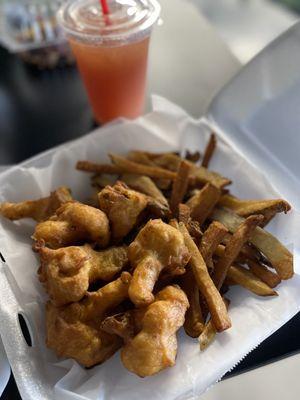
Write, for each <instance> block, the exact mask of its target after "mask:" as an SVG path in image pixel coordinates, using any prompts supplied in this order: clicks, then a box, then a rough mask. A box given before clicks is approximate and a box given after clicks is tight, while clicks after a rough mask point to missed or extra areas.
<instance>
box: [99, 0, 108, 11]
mask: <svg viewBox="0 0 300 400" xmlns="http://www.w3.org/2000/svg"><path fill="white" fill-rule="evenodd" d="M100 4H101V7H102V11H103V14H104V15H107V14H109V8H108V5H107V2H106V0H100Z"/></svg>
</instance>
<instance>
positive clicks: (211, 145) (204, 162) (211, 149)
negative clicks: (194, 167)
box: [202, 133, 217, 168]
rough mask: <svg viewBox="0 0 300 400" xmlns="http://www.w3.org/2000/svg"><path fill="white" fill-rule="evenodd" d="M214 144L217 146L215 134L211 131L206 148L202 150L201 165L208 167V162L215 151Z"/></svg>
mask: <svg viewBox="0 0 300 400" xmlns="http://www.w3.org/2000/svg"><path fill="white" fill-rule="evenodd" d="M216 146H217V140H216V135H215V134H214V133H211V135H210V138H209V141H208V143H207V146H206V149H205V151H204V156H203V160H202V167H205V168H208V164H209V162H210V160H211V158H212V156H213V154H214V152H215V149H216Z"/></svg>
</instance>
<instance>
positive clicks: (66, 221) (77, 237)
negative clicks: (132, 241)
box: [32, 201, 110, 249]
mask: <svg viewBox="0 0 300 400" xmlns="http://www.w3.org/2000/svg"><path fill="white" fill-rule="evenodd" d="M32 238H33V239H34V240H36V241H38V242H40V241H44V242H45V244H46V245H47V246H48V247H51V248H53V249H57V248H59V247H64V246H68V245H70V244H77V243H80V242H82V241H89V242H95V243H97V244H98V245H99V246H100V247H106V246H107V245H108V242H109V238H110V231H109V221H108V218H107V216H106V215H105V213H104V212H103V211H101V210H98V209H97V208H95V207H91V206H88V205H86V204H82V203H79V202H76V201H73V202H68V203H65V204H63V205H62V206H61V207H60V208H59V209H58V210H57V211H56V214H55V215H54V216H53V217H51V218H50V219H48V220H47V221H44V222H40V223H39V224H37V226H36V228H35V232H34V234H33V236H32Z"/></svg>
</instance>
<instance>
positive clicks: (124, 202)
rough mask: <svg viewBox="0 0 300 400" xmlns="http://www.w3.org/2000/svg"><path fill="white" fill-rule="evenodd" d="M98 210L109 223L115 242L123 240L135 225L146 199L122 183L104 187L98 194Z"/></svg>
mask: <svg viewBox="0 0 300 400" xmlns="http://www.w3.org/2000/svg"><path fill="white" fill-rule="evenodd" d="M98 199H99V205H100V209H101V210H102V211H104V212H105V213H106V215H107V216H108V219H109V221H110V223H111V228H112V236H113V239H114V240H115V241H120V240H121V239H123V238H124V237H125V236H126V235H127V234H128V233H129V232H130V231H131V229H132V228H133V227H134V226H135V224H136V223H137V219H138V216H139V215H140V213H141V212H142V211H143V210H144V209H145V208H146V206H147V204H148V197H147V196H145V195H144V194H142V193H139V192H136V191H134V190H131V189H129V188H128V187H127V186H126V185H125V184H124V183H122V182H117V183H116V184H115V185H114V186H106V187H105V188H104V189H103V190H101V192H100V193H99V194H98Z"/></svg>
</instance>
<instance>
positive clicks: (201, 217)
mask: <svg viewBox="0 0 300 400" xmlns="http://www.w3.org/2000/svg"><path fill="white" fill-rule="evenodd" d="M219 198H220V190H219V189H218V188H216V187H215V186H213V185H211V184H210V183H207V184H206V185H205V186H204V187H203V188H202V189H201V190H199V191H198V192H197V193H196V194H195V195H194V196H193V197H191V198H190V199H189V200H188V201H187V202H186V205H187V206H189V207H190V209H191V217H192V219H194V220H195V221H198V222H199V224H200V225H202V224H203V223H204V222H205V220H206V218H207V217H208V216H209V214H210V213H211V212H212V210H213V209H214V207H215V205H216V204H217V202H218V200H219Z"/></svg>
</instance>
